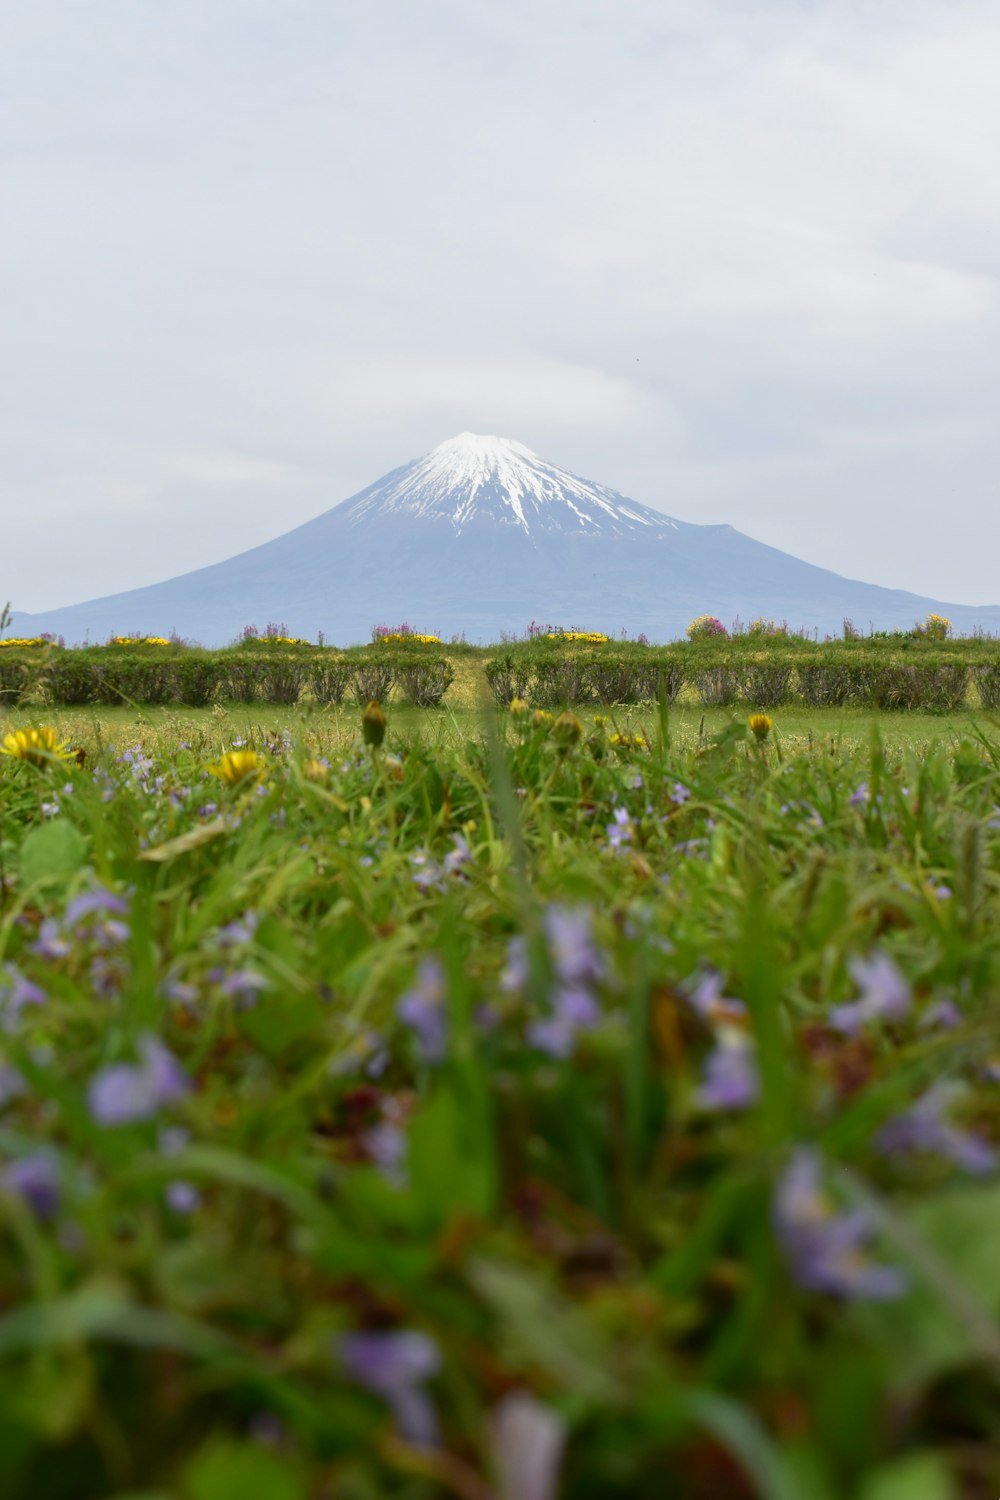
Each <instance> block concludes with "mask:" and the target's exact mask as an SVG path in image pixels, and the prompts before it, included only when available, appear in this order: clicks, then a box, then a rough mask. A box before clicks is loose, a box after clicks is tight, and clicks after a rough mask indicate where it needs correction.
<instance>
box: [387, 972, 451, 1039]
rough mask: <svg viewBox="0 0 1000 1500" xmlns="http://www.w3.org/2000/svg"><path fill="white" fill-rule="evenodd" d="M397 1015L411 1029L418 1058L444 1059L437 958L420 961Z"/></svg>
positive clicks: (441, 975)
mask: <svg viewBox="0 0 1000 1500" xmlns="http://www.w3.org/2000/svg"><path fill="white" fill-rule="evenodd" d="M396 1014H397V1015H398V1016H399V1019H400V1020H401V1021H402V1022H403V1024H404V1026H408V1027H409V1028H410V1030H411V1031H412V1032H413V1034H414V1037H415V1038H416V1041H417V1047H418V1049H419V1052H420V1056H421V1059H422V1060H423V1061H424V1062H426V1063H438V1062H441V1061H443V1059H444V1057H445V1054H446V1052H447V1050H448V1016H447V1012H446V1010H445V981H444V971H443V969H442V968H441V965H440V963H439V962H438V960H437V959H436V958H425V959H424V960H423V962H422V963H421V965H420V968H419V970H418V972H417V983H416V985H415V987H414V988H413V989H412V990H410V991H409V992H408V993H407V994H405V995H404V996H403V997H402V999H401V1000H400V1001H399V1004H398V1005H397V1006H396Z"/></svg>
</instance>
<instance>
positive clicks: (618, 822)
mask: <svg viewBox="0 0 1000 1500" xmlns="http://www.w3.org/2000/svg"><path fill="white" fill-rule="evenodd" d="M612 816H613V818H614V822H612V823H608V824H607V825H606V827H605V830H604V831H605V833H606V834H607V835H608V844H609V846H610V847H611V848H612V849H613V850H614V851H615V853H616V854H620V853H621V852H622V850H623V849H626V848H627V847H628V845H629V844H630V843H631V842H632V834H633V828H632V819H631V817H630V815H629V811H628V808H626V807H616V808H615V810H614V813H613V814H612Z"/></svg>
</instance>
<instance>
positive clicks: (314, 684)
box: [308, 657, 351, 703]
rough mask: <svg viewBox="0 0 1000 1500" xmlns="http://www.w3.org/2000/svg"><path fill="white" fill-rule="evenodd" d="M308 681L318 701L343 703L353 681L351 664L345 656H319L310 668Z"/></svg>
mask: <svg viewBox="0 0 1000 1500" xmlns="http://www.w3.org/2000/svg"><path fill="white" fill-rule="evenodd" d="M308 681H309V690H310V692H311V693H312V694H313V696H314V697H315V699H316V701H317V703H343V701H344V694H345V693H346V692H347V688H348V684H349V683H350V681H351V668H350V664H349V663H348V662H346V661H344V660H343V658H338V657H334V658H332V659H327V658H325V657H319V658H318V659H317V660H316V661H314V662H313V664H312V666H311V667H310V669H309V679H308Z"/></svg>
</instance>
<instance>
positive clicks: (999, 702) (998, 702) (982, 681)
mask: <svg viewBox="0 0 1000 1500" xmlns="http://www.w3.org/2000/svg"><path fill="white" fill-rule="evenodd" d="M972 675H973V679H974V680H975V684H976V687H977V688H978V690H979V702H980V703H981V704H982V706H983V708H1000V662H979V663H978V664H977V665H976V666H974V667H973V669H972Z"/></svg>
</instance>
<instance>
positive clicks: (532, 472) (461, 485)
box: [15, 433, 1000, 645]
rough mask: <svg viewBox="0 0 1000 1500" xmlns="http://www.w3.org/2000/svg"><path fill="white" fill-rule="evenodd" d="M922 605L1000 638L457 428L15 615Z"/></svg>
mask: <svg viewBox="0 0 1000 1500" xmlns="http://www.w3.org/2000/svg"><path fill="white" fill-rule="evenodd" d="M932 610H933V611H935V612H936V613H939V614H946V615H947V616H948V617H949V618H950V619H951V620H952V621H953V622H954V624H955V626H956V629H958V630H960V631H964V632H969V631H972V630H974V629H977V628H978V629H980V630H983V631H988V632H991V633H1000V606H995V607H994V606H986V607H982V608H973V607H971V606H965V605H957V604H956V605H949V604H946V603H942V601H940V600H935V599H927V598H923V597H922V596H920V595H917V594H910V593H906V592H904V591H902V590H898V589H883V588H879V587H877V586H876V585H873V584H867V583H859V582H856V581H854V580H851V579H848V578H842V577H840V576H839V575H838V574H836V573H831V572H829V571H828V570H827V569H825V568H818V567H815V566H813V565H812V564H811V563H805V562H802V561H800V560H799V559H798V558H795V557H791V556H790V555H789V554H788V553H786V552H780V551H778V550H777V549H776V548H774V547H768V546H765V545H764V544H763V543H761V542H755V541H754V540H753V539H752V538H751V537H748V536H744V535H743V534H742V533H741V532H738V531H735V530H734V529H733V527H731V526H700V525H694V524H692V523H691V522H688V521H679V520H676V519H674V518H672V517H670V516H668V515H665V514H664V513H663V512H662V511H659V510H654V509H651V508H650V507H649V506H647V505H640V504H638V503H637V502H636V501H633V500H629V499H627V498H626V497H625V496H624V495H620V494H619V493H618V492H617V491H616V490H612V489H609V488H607V486H605V485H602V484H595V483H593V482H592V481H590V480H586V479H581V478H579V477H578V476H577V475H574V474H570V473H568V472H567V471H566V470H564V469H560V468H558V467H556V466H555V465H554V464H550V463H548V462H546V461H545V460H543V459H541V458H539V457H538V456H537V454H534V453H532V452H531V450H530V449H528V448H525V447H524V446H523V445H522V444H521V443H517V442H513V441H512V440H510V439H507V438H498V437H481V436H477V435H475V434H473V433H462V434H461V435H460V436H458V437H455V438H450V439H449V440H448V441H447V442H444V443H441V444H439V445H438V447H436V448H434V449H432V451H431V452H430V453H428V454H426V455H425V456H424V457H423V458H418V459H415V460H413V462H411V463H408V464H404V465H403V466H402V468H399V469H394V470H393V471H392V472H391V473H389V474H386V475H384V476H383V477H382V478H381V479H377V480H376V481H375V483H374V484H371V485H369V486H368V488H367V489H364V490H362V491H361V493H360V494H358V495H355V496H353V497H352V498H351V499H349V500H345V501H343V502H342V503H341V504H340V505H336V506H334V507H333V509H332V510H328V511H326V512H324V513H323V514H322V515H320V516H317V517H316V518H315V520H312V521H308V522H307V523H306V524H305V525H303V526H299V527H296V529H295V530H294V531H289V532H286V533H285V534H284V535H283V536H279V537H277V538H276V539H275V540H274V541H271V542H266V543H265V544H264V545H263V546H260V547H255V548H253V549H252V550H251V551H249V552H243V553H240V554H239V555H238V556H236V557H232V558H229V559H228V560H227V561H226V562H222V563H216V564H214V565H212V566H211V567H207V568H200V569H198V570H197V571H196V572H193V573H186V574H184V575H182V576H181V577H179V578H172V579H170V580H168V581H167V582H165V583H158V584H154V585H152V586H151V587H149V588H142V589H133V590H131V591H130V592H128V593H121V594H114V595H111V596H110V597H108V598H104V599H96V600H92V601H90V602H88V603H85V604H77V605H73V606H70V607H69V608H65V609H57V610H53V611H51V612H50V613H46V614H41V615H17V616H15V629H16V630H17V631H18V632H19V633H24V634H35V633H37V632H39V631H43V630H48V631H52V632H54V633H56V634H60V635H64V636H65V637H66V639H67V641H70V642H77V641H82V640H84V639H90V640H92V641H100V640H104V639H105V638H106V637H107V636H109V635H111V634H127V633H129V632H131V631H142V632H147V633H151V634H167V633H168V632H169V631H171V630H176V631H177V632H178V633H179V634H181V635H183V636H187V637H191V638H194V639H196V640H200V641H202V642H204V644H206V645H218V644H223V643H225V642H227V641H229V640H232V639H233V638H234V636H236V634H237V633H238V632H239V630H240V629H241V628H242V627H243V626H244V625H246V624H248V623H251V622H252V623H256V624H257V625H259V626H262V625H263V624H265V623H266V622H267V621H268V620H281V621H283V622H284V623H286V624H287V626H288V628H289V629H290V630H291V631H292V632H293V633H294V634H296V635H302V636H308V637H310V638H312V639H315V638H316V636H317V633H318V632H319V631H322V632H323V633H324V635H325V636H326V638H327V639H328V640H331V641H335V642H338V643H340V644H345V645H346V644H349V643H351V642H355V641H364V640H367V639H368V637H369V634H370V631H371V628H372V626H373V625H375V624H378V623H386V624H390V625H393V624H398V623H400V622H401V621H404V620H406V621H408V623H409V624H410V625H412V626H413V627H414V628H416V629H419V630H426V631H435V632H437V633H438V634H440V635H441V636H442V637H443V638H447V637H449V636H451V635H453V634H455V635H458V634H464V635H465V636H466V637H467V638H468V639H469V640H470V641H496V640H498V639H499V638H500V636H501V633H502V632H504V631H507V632H518V631H521V630H523V629H524V628H525V627H526V625H527V624H528V622H529V621H530V620H532V619H535V620H539V621H545V622H547V623H551V624H555V625H559V626H562V627H563V628H565V629H569V628H579V629H591V630H606V631H608V632H609V633H611V634H616V633H617V632H618V631H619V630H620V629H622V628H624V629H625V630H627V631H628V632H630V633H632V634H635V633H638V632H639V631H645V633H646V634H647V635H648V636H649V637H650V638H651V639H653V640H661V641H662V640H670V639H672V638H674V637H677V636H680V635H681V634H682V633H683V631H684V628H685V626H686V625H687V622H688V621H689V620H690V619H691V618H692V616H694V615H697V614H703V613H706V612H707V613H711V614H715V615H718V616H719V617H720V618H721V619H723V620H724V621H726V622H728V621H730V620H731V619H734V618H735V617H736V616H741V617H742V618H743V619H744V620H749V619H752V618H754V617H755V616H757V615H761V614H763V615H766V616H770V617H773V618H775V619H779V620H781V619H786V620H787V621H788V622H789V624H790V625H792V626H794V627H800V626H804V627H806V628H808V629H816V630H818V631H819V632H820V633H826V632H838V631H839V630H840V627H841V623H842V621H843V619H844V617H845V616H847V617H850V618H852V619H853V620H854V621H855V623H856V624H857V625H858V626H859V627H860V628H862V629H868V628H871V627H873V626H874V627H875V628H883V629H884V628H891V627H894V626H909V625H912V624H913V622H914V620H917V619H920V618H922V617H923V616H924V615H926V614H927V613H928V612H930V611H932Z"/></svg>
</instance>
